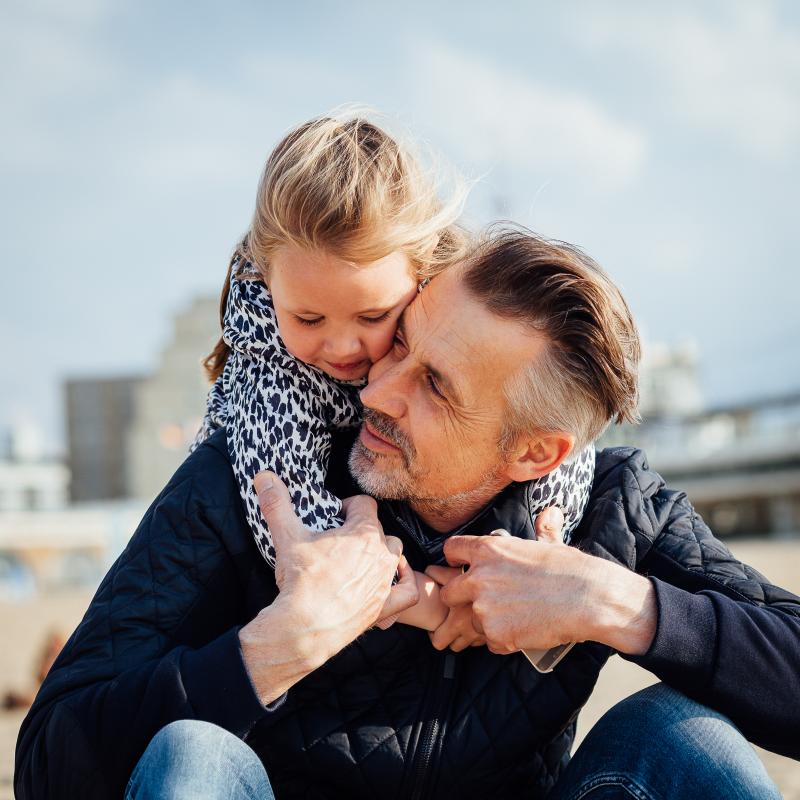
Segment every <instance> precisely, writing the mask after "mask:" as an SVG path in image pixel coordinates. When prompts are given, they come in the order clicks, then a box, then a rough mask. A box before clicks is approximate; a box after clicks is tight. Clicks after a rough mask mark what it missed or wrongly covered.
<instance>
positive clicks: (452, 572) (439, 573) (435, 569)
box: [425, 564, 461, 586]
mask: <svg viewBox="0 0 800 800" xmlns="http://www.w3.org/2000/svg"><path fill="white" fill-rule="evenodd" d="M425 574H426V575H427V576H428V577H429V578H433V579H434V580H435V581H436V583H438V584H439V586H446V585H447V584H448V583H449V582H450V581H451V580H453V578H455V577H456V575H460V574H461V567H440V566H439V565H438V564H431V565H430V566H429V567H427V568H426V569H425Z"/></svg>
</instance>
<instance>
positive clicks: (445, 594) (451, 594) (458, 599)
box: [439, 573, 474, 608]
mask: <svg viewBox="0 0 800 800" xmlns="http://www.w3.org/2000/svg"><path fill="white" fill-rule="evenodd" d="M473 588H474V584H473V582H472V581H471V576H470V574H469V573H466V574H464V575H457V576H456V577H455V578H453V579H452V580H451V581H450V582H449V583H448V584H447V585H446V586H442V588H441V589H440V590H439V597H440V598H441V600H442V602H443V603H444V604H445V605H448V606H450V608H456V607H457V606H464V605H466V604H467V603H471V602H472V601H473V599H474V594H473Z"/></svg>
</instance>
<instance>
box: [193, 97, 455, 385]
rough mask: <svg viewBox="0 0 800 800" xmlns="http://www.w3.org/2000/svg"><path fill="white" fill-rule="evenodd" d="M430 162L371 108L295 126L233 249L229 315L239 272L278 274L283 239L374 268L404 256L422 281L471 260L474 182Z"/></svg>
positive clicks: (214, 359)
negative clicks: (468, 214) (244, 265)
mask: <svg viewBox="0 0 800 800" xmlns="http://www.w3.org/2000/svg"><path fill="white" fill-rule="evenodd" d="M451 183H452V185H451V186H449V191H448V192H447V195H448V196H447V198H446V199H445V198H443V197H442V196H441V195H442V194H443V193H444V192H443V188H444V182H443V180H442V178H441V176H438V175H436V174H435V173H434V171H433V169H431V168H428V169H426V168H424V167H423V166H422V163H421V161H420V159H419V158H418V157H417V156H416V155H415V154H414V152H412V150H411V147H410V146H409V145H408V144H407V143H404V142H402V141H400V140H399V139H397V138H395V137H393V136H391V135H390V134H389V133H387V132H386V131H385V130H383V129H382V128H381V127H379V126H378V125H377V124H375V123H373V122H371V121H370V120H369V119H367V118H366V117H365V116H364V115H363V114H357V113H356V114H354V113H353V112H352V111H351V112H344V113H341V114H329V115H325V116H323V117H318V118H316V119H312V120H310V121H309V122H306V123H304V124H302V125H300V126H299V127H297V128H295V129H294V130H292V131H290V132H289V133H288V134H287V135H286V136H285V137H284V138H283V139H282V140H281V142H280V143H279V144H278V146H277V147H276V148H275V149H274V150H273V151H272V154H271V155H270V157H269V159H268V160H267V164H266V167H265V168H264V173H263V175H262V176H261V181H260V182H259V185H258V193H257V196H256V208H255V213H254V215H253V221H252V223H251V225H250V229H249V230H248V231H247V233H246V234H245V236H244V237H243V238H242V240H241V242H240V243H239V245H238V246H237V248H236V251H235V252H234V255H233V258H232V259H231V263H230V265H229V267H228V275H227V277H226V280H225V286H224V287H223V290H222V298H221V302H220V318H222V317H224V314H225V305H226V302H227V296H228V287H229V282H230V275H231V270H232V269H233V267H234V264H236V263H238V262H240V261H245V262H248V263H250V264H252V265H253V267H254V268H255V269H256V270H258V272H259V273H260V274H261V276H262V277H264V278H265V279H267V278H268V277H269V265H270V258H271V256H272V254H273V253H274V252H275V250H277V249H278V248H279V247H281V246H283V245H295V246H298V247H304V248H314V249H320V250H326V251H328V252H330V253H332V254H334V255H335V256H337V257H338V258H342V259H344V260H346V261H352V262H353V263H355V264H365V263H370V262H372V261H377V260H378V259H380V258H383V257H384V256H387V255H389V254H390V253H393V252H395V251H401V252H403V253H405V254H406V255H407V256H408V257H409V260H410V261H411V263H412V265H413V268H414V270H415V272H416V274H417V277H418V278H419V279H420V280H424V279H426V278H431V277H433V276H434V275H436V274H437V273H439V272H441V271H442V270H443V269H445V268H446V267H448V266H450V265H451V264H453V263H455V262H456V261H459V260H461V259H463V258H464V257H465V256H466V255H467V253H468V250H469V236H468V234H467V233H466V231H465V229H464V228H462V227H461V226H460V225H459V224H458V219H459V217H460V216H461V212H462V210H463V206H464V201H465V199H466V194H467V188H466V184H465V182H464V181H463V180H461V179H459V178H458V177H457V176H452V180H451ZM227 357H228V347H227V345H226V344H225V342H224V341H223V340H222V339H220V341H219V342H218V343H217V346H216V347H215V348H214V351H213V352H212V353H211V354H210V355H209V356H208V357H207V358H206V359H205V361H204V362H203V363H204V366H205V368H206V372H207V373H208V377H209V378H210V379H211V380H212V381H214V380H216V378H217V377H218V376H219V375H220V374H221V373H222V370H223V368H224V366H225V361H226V360H227Z"/></svg>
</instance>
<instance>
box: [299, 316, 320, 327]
mask: <svg viewBox="0 0 800 800" xmlns="http://www.w3.org/2000/svg"><path fill="white" fill-rule="evenodd" d="M295 319H296V320H297V321H298V322H299V323H300V324H301V325H308V326H313V325H319V324H320V322H322V320H323V319H325V317H316V318H315V319H305V317H295Z"/></svg>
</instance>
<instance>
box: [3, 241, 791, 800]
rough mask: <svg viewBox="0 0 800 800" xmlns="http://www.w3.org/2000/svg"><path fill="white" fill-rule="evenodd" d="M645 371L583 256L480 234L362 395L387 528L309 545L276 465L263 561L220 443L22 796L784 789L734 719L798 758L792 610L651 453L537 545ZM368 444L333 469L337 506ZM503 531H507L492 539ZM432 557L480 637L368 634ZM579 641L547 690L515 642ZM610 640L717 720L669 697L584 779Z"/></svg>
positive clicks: (179, 483)
mask: <svg viewBox="0 0 800 800" xmlns="http://www.w3.org/2000/svg"><path fill="white" fill-rule="evenodd" d="M637 356H638V340H637V338H636V333H635V329H634V327H633V324H632V321H631V319H630V315H629V313H628V310H627V307H626V306H625V304H624V301H623V300H622V298H621V297H620V295H619V293H618V291H617V290H616V289H615V287H614V286H613V285H612V284H611V282H610V281H609V280H608V279H607V278H606V277H605V275H604V274H603V273H602V272H601V271H600V270H599V268H597V267H596V266H595V265H594V264H593V263H592V262H591V261H590V260H589V259H587V258H586V257H585V256H583V255H582V254H581V253H580V252H578V251H576V250H574V249H572V248H570V247H569V246H566V245H562V244H559V243H550V242H546V241H543V240H540V239H537V238H536V237H533V236H531V235H529V234H527V233H524V232H516V231H510V232H506V233H503V234H499V235H495V236H493V237H491V238H490V239H489V240H488V242H487V243H486V245H485V246H484V247H483V248H482V249H481V250H479V252H478V253H477V254H476V255H475V257H474V258H473V259H471V260H470V262H469V263H468V264H467V265H465V267H464V268H463V269H460V270H458V271H454V272H449V273H445V274H443V275H440V276H439V277H437V278H436V279H435V280H434V281H433V282H432V283H431V285H430V286H429V287H427V288H426V289H425V290H424V291H423V292H422V293H421V294H420V295H419V297H418V298H417V299H416V300H415V301H414V303H412V305H411V306H409V308H408V309H407V311H406V313H405V315H404V317H403V324H402V325H401V327H400V329H399V331H398V336H397V340H396V343H395V347H394V349H393V350H392V352H391V353H390V354H389V355H387V356H386V358H384V359H383V360H382V361H380V362H378V363H377V364H375V366H374V368H373V370H372V372H371V374H370V383H369V385H368V386H367V388H366V389H365V390H364V391H363V395H362V396H363V401H364V404H365V406H366V409H367V411H366V422H365V425H364V426H363V428H362V430H361V432H360V434H359V439H358V442H357V443H356V444H355V446H354V448H353V451H352V455H351V456H350V465H351V468H352V471H353V473H354V474H355V476H356V477H357V479H358V480H359V481H360V483H361V484H362V486H363V487H364V488H365V489H366V490H367V491H370V492H372V493H374V494H376V495H379V496H383V497H384V498H392V499H386V500H383V501H381V503H380V505H379V517H380V522H381V523H382V527H383V529H384V530H386V531H387V532H389V533H391V534H395V535H396V536H397V538H396V539H395V538H393V537H392V536H389V537H386V538H384V536H383V533H382V530H381V525H379V524H378V521H377V519H376V517H375V509H374V505H373V504H372V501H370V500H368V499H366V498H355V499H352V500H350V501H348V503H347V504H346V513H347V522H346V524H345V526H344V528H342V529H341V530H340V531H334V532H329V533H327V534H324V535H311V534H309V533H307V532H305V531H303V530H302V528H301V527H300V526H299V525H298V523H297V520H296V518H295V517H294V515H293V514H292V512H291V506H290V504H289V502H288V497H287V495H286V493H285V490H284V487H282V485H281V484H279V483H278V482H276V481H274V480H273V479H272V478H271V476H269V475H264V476H262V477H261V479H260V482H259V486H258V488H259V494H260V497H261V501H262V508H263V510H264V513H265V515H266V517H267V520H268V522H269V525H270V529H271V530H272V532H273V536H274V538H275V546H276V554H277V568H276V571H275V573H274V574H273V573H272V572H271V571H270V570H269V569H268V568H267V567H266V566H265V565H264V563H263V560H262V559H260V558H258V557H257V555H256V553H255V551H254V545H253V543H252V540H251V537H250V535H249V532H248V530H247V525H246V522H245V520H244V517H243V514H242V509H241V504H240V502H239V499H238V488H237V486H236V484H235V481H234V479H233V476H232V473H231V470H230V465H229V463H228V461H227V448H226V446H225V440H224V432H220V433H218V434H216V435H215V436H214V437H212V439H211V440H209V442H208V443H207V444H206V445H204V446H203V447H201V448H199V449H198V450H197V451H196V452H195V454H193V455H192V456H191V457H190V458H189V459H188V460H187V461H186V462H185V464H184V466H183V467H182V468H181V469H180V470H179V471H178V473H177V474H176V476H175V477H174V478H173V480H172V481H171V483H170V484H169V485H168V486H167V488H166V489H165V490H164V492H163V493H162V495H161V496H160V497H159V498H158V499H157V500H156V502H155V503H154V504H153V506H152V507H151V509H150V510H149V511H148V513H147V515H146V517H145V519H144V520H143V522H142V525H141V526H140V529H139V530H138V531H137V534H136V535H135V536H134V538H133V540H132V541H131V544H130V545H129V547H128V549H127V550H126V552H125V553H124V554H123V555H122V556H121V558H120V560H119V561H118V562H117V564H115V566H114V567H113V568H112V570H111V572H110V573H109V576H108V577H107V578H106V580H105V581H104V583H103V585H102V586H101V588H100V590H99V591H98V595H97V597H96V598H95V600H94V601H93V602H92V605H91V606H90V608H89V611H88V612H87V616H86V618H85V619H84V621H83V623H82V624H81V626H80V627H79V628H78V630H77V631H76V633H75V634H74V636H73V637H72V639H71V641H70V642H69V643H68V645H67V647H66V648H65V651H64V654H63V655H62V656H61V658H60V659H59V661H58V662H57V663H56V665H55V666H54V669H53V670H52V672H51V674H50V675H49V676H48V679H47V681H46V682H45V684H44V686H43V687H42V690H41V692H40V695H39V697H38V698H37V701H36V703H35V705H34V707H33V708H32V709H31V712H30V714H29V715H28V718H27V719H26V721H25V723H24V724H23V728H22V730H21V733H20V740H19V743H18V748H17V770H16V774H15V788H16V791H17V796H18V797H20V798H29V797H46V796H81V797H86V796H97V797H107V796H119V795H120V794H121V793H122V792H123V790H124V787H125V784H126V781H128V778H129V776H130V782H129V785H128V796H130V797H133V798H143V797H151V796H165V797H179V796H197V795H198V794H202V795H205V796H219V794H215V792H219V793H221V794H222V796H242V797H255V796H264V797H268V796H269V794H268V793H269V792H270V789H269V784H271V785H272V788H273V789H274V790H275V794H276V795H277V796H279V797H292V796H303V797H326V796H333V797H338V796H348V797H374V796H379V795H380V796H387V797H390V796H391V797H425V796H432V795H435V796H445V797H448V796H453V797H473V796H474V797H478V796H480V797H486V796H489V797H504V796H508V797H517V796H522V795H523V794H525V795H528V796H544V795H545V794H546V793H548V792H550V791H552V792H553V795H552V796H558V797H568V796H576V797H577V796H585V795H586V794H588V793H589V792H594V793H595V794H594V796H595V797H599V796H601V794H599V792H603V793H604V794H602V796H605V797H609V796H612V792H613V791H617V792H619V793H620V796H630V794H631V793H633V794H635V795H636V796H643V797H663V796H684V797H687V796H695V797H699V796H711V795H712V794H718V795H721V796H726V797H753V796H757V797H762V796H763V797H774V796H777V793H776V791H775V789H774V786H773V785H772V784H771V783H770V781H769V779H768V778H767V776H766V774H765V773H764V770H763V767H762V766H761V765H760V763H759V762H758V760H757V759H756V758H755V755H754V753H753V751H752V750H751V749H750V748H749V747H748V746H747V744H746V743H745V741H744V739H743V738H742V736H741V734H739V733H738V731H736V729H735V728H734V727H733V726H732V725H731V723H730V722H729V721H728V720H727V719H726V718H725V717H724V716H721V715H722V714H724V715H726V716H727V717H729V718H730V719H732V720H733V722H735V723H736V724H737V725H738V726H739V728H740V729H741V730H742V732H743V733H744V734H745V735H746V736H748V737H749V738H751V739H753V740H754V741H757V742H759V743H761V744H763V745H765V746H767V747H770V748H772V749H775V750H777V751H779V752H784V753H786V754H788V755H792V756H794V757H797V756H798V755H800V745H798V742H800V736H799V735H798V733H800V724H798V715H797V712H796V710H795V703H796V691H797V676H798V674H800V600H798V598H795V597H793V596H792V595H790V594H789V593H787V592H784V591H783V590H780V589H777V588H775V587H773V586H771V585H769V584H768V583H767V582H766V581H765V580H764V579H763V578H762V577H761V576H760V575H758V574H757V573H755V572H754V571H753V570H751V569H750V568H748V567H745V566H744V565H742V564H740V563H739V562H737V561H736V560H735V559H734V558H733V557H732V556H731V555H730V553H729V552H728V551H727V550H726V548H725V547H724V546H723V545H722V544H720V543H719V542H717V541H716V540H714V539H713V537H712V536H711V534H710V532H709V531H708V529H707V528H706V527H705V526H704V525H703V523H702V521H701V520H700V519H699V518H698V517H697V516H696V515H695V514H694V513H693V511H692V509H691V506H690V505H689V503H688V501H687V500H686V498H685V496H683V495H682V494H680V493H676V492H671V491H669V490H667V489H666V488H665V487H664V486H663V482H662V481H661V480H660V479H659V478H658V476H657V475H655V474H654V473H652V472H651V471H650V470H649V469H648V467H647V465H646V462H645V460H644V457H643V455H642V454H641V453H638V452H636V451H633V450H627V449H615V450H611V451H604V452H603V453H600V454H599V456H598V461H597V472H596V478H595V484H594V488H593V492H592V497H591V500H590V503H589V506H588V508H587V512H586V514H585V517H584V520H583V522H582V524H581V526H580V527H579V528H578V529H577V530H576V532H575V534H574V536H573V542H572V543H573V544H577V545H579V547H580V549H578V548H576V547H564V546H563V545H556V544H548V543H546V542H537V541H533V539H534V538H535V527H534V522H533V520H531V515H530V513H529V508H530V506H531V499H532V498H531V497H530V496H529V495H528V492H529V491H531V486H532V484H530V483H529V481H530V480H531V479H533V478H536V477H538V476H540V475H544V474H546V473H548V472H549V471H550V470H552V469H554V468H555V467H556V466H558V464H560V463H562V462H563V461H564V460H565V459H567V458H569V456H570V454H571V453H572V452H573V451H576V450H578V449H579V448H580V447H581V446H582V445H583V444H584V443H586V442H589V441H592V440H593V439H594V438H595V437H596V436H597V435H598V434H599V432H600V431H601V430H602V428H603V427H604V426H605V424H607V422H608V421H609V420H611V419H613V418H625V417H626V416H630V415H631V414H632V413H633V410H634V401H635V393H636V392H635V368H636V361H637ZM349 449H350V448H349V443H348V442H344V441H340V442H338V443H337V450H336V451H335V452H334V454H333V456H332V460H331V468H330V472H331V479H332V482H331V488H332V489H334V490H335V491H337V492H338V493H339V494H345V493H346V491H347V482H346V477H347V476H346V469H345V467H344V465H345V462H346V460H347V452H348V450H349ZM539 523H540V524H539V530H540V531H541V530H542V525H541V521H539ZM496 528H504V529H506V530H508V531H509V532H510V533H511V534H513V536H514V538H511V539H501V538H488V537H480V538H477V537H475V536H474V534H486V533H489V532H490V531H492V530H494V529H496ZM401 545H402V551H403V554H402V555H401V554H400V549H401ZM446 560H447V561H449V562H450V563H451V565H456V566H457V565H463V564H468V565H469V567H470V568H469V570H468V571H467V572H466V574H463V575H461V574H460V570H458V573H459V574H456V573H454V572H453V571H452V570H451V571H447V568H446V566H445V561H446ZM429 567H430V568H431V569H430V573H431V574H433V576H434V577H437V578H438V579H439V580H440V581H441V583H442V584H446V585H445V586H444V588H443V590H442V595H443V598H444V599H445V601H446V602H447V603H449V604H450V605H451V606H452V607H453V611H452V613H451V617H450V618H448V621H447V622H446V623H445V625H448V624H449V625H451V626H452V628H454V629H458V628H459V626H463V625H466V624H467V622H468V623H469V624H470V625H475V626H476V628H477V629H478V630H479V631H483V633H484V634H485V637H486V639H487V641H488V645H489V647H488V648H487V647H471V648H467V649H465V650H463V651H462V652H452V651H443V650H439V649H437V647H435V646H432V644H431V641H430V640H429V638H428V636H427V634H425V633H424V632H422V631H419V630H417V629H412V628H408V627H406V626H403V625H399V624H395V625H394V626H392V627H391V628H389V629H388V630H385V631H384V630H378V629H373V628H372V626H373V624H374V623H375V622H376V621H377V620H378V619H380V618H382V617H385V616H387V615H389V614H392V613H394V612H396V611H398V610H400V609H401V608H404V607H407V606H408V605H410V604H412V603H413V602H414V600H415V591H416V590H415V588H414V584H413V583H412V582H411V581H409V579H408V576H409V568H414V569H418V570H419V569H425V568H429ZM433 567H440V569H438V570H437V569H433ZM398 569H399V573H400V580H399V582H398V583H397V585H396V586H395V587H394V588H390V584H391V582H392V576H393V575H394V573H395V571H396V570H398ZM639 573H648V574H649V575H650V576H651V577H650V578H646V577H644V576H643V575H642V574H639ZM278 589H279V590H280V593H279V594H278ZM451 632H452V631H451ZM446 638H450V637H449V636H448V637H446ZM568 641H577V642H580V644H578V645H577V646H576V647H575V648H574V649H573V650H572V651H571V652H570V654H569V655H568V656H567V657H566V658H565V659H564V660H563V661H562V662H561V663H560V664H559V665H558V666H557V667H556V669H555V670H554V671H553V672H552V673H549V674H540V673H538V672H536V671H535V670H534V669H533V668H532V667H531V665H530V664H529V663H528V661H527V660H526V659H525V658H524V657H523V656H522V655H520V654H518V653H516V652H515V651H516V650H518V649H520V648H529V647H534V648H542V647H551V646H553V645H556V644H559V643H563V642H568ZM433 644H434V645H437V644H438V645H439V646H440V645H441V641H439V642H437V640H436V635H435V634H434V642H433ZM612 648H613V649H615V650H617V651H618V652H620V653H622V654H623V655H625V656H626V657H630V658H633V659H635V660H638V662H639V663H641V664H642V665H643V666H645V667H647V668H648V669H650V670H652V671H653V672H654V673H655V674H656V675H658V676H659V677H660V678H661V679H662V680H663V681H664V682H665V684H668V685H669V686H672V687H676V688H678V689H681V690H682V691H683V692H684V693H685V695H690V696H692V697H693V698H694V699H695V700H699V701H701V702H702V703H704V704H705V705H707V706H709V707H710V709H709V708H704V706H702V705H699V704H698V703H697V702H694V701H692V700H690V699H688V697H686V696H684V695H683V694H679V693H678V692H676V691H674V690H673V689H670V688H668V687H667V686H662V687H659V688H657V689H655V690H652V691H650V692H648V693H646V694H645V695H644V696H643V697H640V698H638V699H636V700H634V701H632V702H629V703H628V704H627V705H626V706H625V707H624V708H621V709H618V710H615V711H614V712H612V714H611V715H610V716H609V717H608V718H607V719H606V720H604V721H603V722H602V723H601V725H600V727H598V728H597V729H596V731H594V732H593V734H592V735H591V736H590V737H589V739H587V741H586V742H585V743H584V745H583V746H582V747H581V748H580V750H579V752H578V754H577V755H576V757H575V759H574V760H573V762H572V763H571V764H570V765H569V766H566V765H567V762H568V760H569V748H570V745H571V742H572V738H573V735H574V720H575V718H576V716H577V713H578V711H579V709H580V707H581V706H582V705H583V703H584V702H585V701H586V699H587V698H588V696H589V695H590V693H591V691H592V688H593V686H594V682H595V680H596V677H597V674H598V672H599V670H600V668H601V667H602V665H603V663H604V661H605V660H606V659H607V658H608V656H609V654H610V652H611V649H612ZM454 649H458V648H455V647H454ZM711 709H714V710H711ZM170 723H172V724H170ZM209 723H213V725H211V724H209ZM215 726H216V727H215ZM159 731H161V732H160V733H158V735H156V734H157V732H159ZM153 737H155V738H153ZM151 739H152V742H151ZM243 741H244V742H246V744H244V743H243ZM148 744H149V746H148ZM145 751H146V752H145ZM143 753H144V756H142V754H143ZM140 759H141V760H140ZM137 762H138V766H137ZM264 767H266V775H268V776H269V783H267V779H266V775H265V773H264ZM181 792H183V795H182V794H181ZM236 793H238V794H236Z"/></svg>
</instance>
